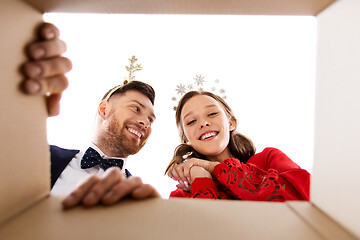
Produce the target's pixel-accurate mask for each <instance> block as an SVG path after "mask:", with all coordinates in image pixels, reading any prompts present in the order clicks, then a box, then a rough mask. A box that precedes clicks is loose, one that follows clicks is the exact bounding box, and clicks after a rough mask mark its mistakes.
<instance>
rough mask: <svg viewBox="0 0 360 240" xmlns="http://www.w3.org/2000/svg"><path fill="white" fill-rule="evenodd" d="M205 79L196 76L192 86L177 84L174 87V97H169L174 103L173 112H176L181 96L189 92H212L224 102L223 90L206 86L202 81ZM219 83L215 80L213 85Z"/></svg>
mask: <svg viewBox="0 0 360 240" xmlns="http://www.w3.org/2000/svg"><path fill="white" fill-rule="evenodd" d="M204 78H205V77H203V76H201V75H196V76H195V77H194V78H193V80H194V82H193V83H192V84H188V85H184V84H179V85H177V86H176V89H175V91H176V95H175V96H173V97H171V100H172V101H173V102H174V105H173V110H174V111H176V108H177V105H178V103H179V100H180V99H181V98H182V96H184V95H185V94H186V93H187V92H190V91H199V92H204V91H208V92H212V93H214V94H216V95H218V96H220V97H222V98H223V99H224V100H226V98H227V97H226V94H225V89H224V88H217V87H215V86H212V87H208V86H207V85H208V84H207V81H205V79H204ZM219 82H220V81H219V79H215V80H214V83H215V84H218V83H219Z"/></svg>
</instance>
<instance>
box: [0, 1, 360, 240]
mask: <svg viewBox="0 0 360 240" xmlns="http://www.w3.org/2000/svg"><path fill="white" fill-rule="evenodd" d="M45 11H46V12H48V11H51V12H102V13H150V14H151V13H185V14H187V13H191V14H193V13H197V14H259V15H262V14H269V15H270V14H271V15H317V19H318V56H317V80H316V81H317V85H316V119H315V124H316V126H315V152H314V154H315V161H314V173H313V177H312V182H311V199H312V200H311V202H312V203H308V202H287V203H264V202H247V201H217V200H191V199H169V200H163V199H151V200H146V201H130V200H129V201H124V202H121V203H119V204H117V205H116V206H113V207H102V206H98V207H96V208H94V209H84V208H82V207H79V208H76V209H74V210H71V211H62V209H61V206H60V199H58V198H56V197H53V196H48V197H46V196H47V195H48V194H49V190H50V187H49V153H48V147H47V144H46V129H45V120H46V112H45V107H44V103H43V99H42V98H41V97H38V98H28V97H25V96H23V95H22V94H21V93H20V92H19V90H18V84H19V82H20V81H21V76H20V74H18V65H19V63H21V62H22V61H23V59H24V54H23V52H22V49H23V46H24V45H25V43H26V42H28V41H29V39H31V37H32V36H33V32H32V31H33V29H34V26H35V25H36V24H37V23H39V22H40V20H41V15H42V12H45ZM0 13H1V14H0V19H1V21H0V29H1V30H2V31H1V32H2V39H1V41H0V42H1V49H2V56H1V65H0V67H1V78H2V80H1V81H2V88H1V91H2V92H1V100H2V101H1V103H0V106H1V108H0V109H1V110H2V111H1V113H2V116H3V117H2V119H1V121H2V124H1V150H2V152H3V153H6V158H5V157H3V158H2V159H1V162H2V166H3V167H2V168H1V170H0V194H1V200H0V212H1V216H0V223H1V225H0V238H1V239H27V238H31V239H64V238H66V237H70V238H78V239H99V238H110V239H119V238H124V239H169V238H172V239H185V238H187V239H203V238H210V239H220V238H221V239H223V238H224V239H239V238H243V239H262V238H266V239H274V238H276V239H359V238H360V224H359V223H358V222H359V221H358V219H357V217H358V216H360V207H359V204H358V203H359V202H360V181H359V180H358V178H357V169H359V168H360V161H359V160H358V157H357V154H356V149H357V145H358V143H359V142H360V141H359V140H360V139H359V136H360V128H359V124H358V123H359V122H360V121H359V120H360V119H359V118H360V111H359V110H360V109H359V102H360V99H359V98H360V92H359V91H360V86H359V85H360V83H359V81H358V80H359V77H360V70H359V67H358V65H359V64H358V63H359V62H360V61H359V60H360V59H359V58H360V46H359V44H358V42H359V39H360V33H359V31H358V29H359V27H360V3H359V1H357V0H339V1H336V2H335V3H333V1H326V0H317V1H313V0H301V1H300V0H287V1H286V0H274V1H267V0H258V1H251V0H241V1H236V0H233V1H226V2H224V1H222V2H220V1H218V2H215V1H204V0H197V1H195V0H193V1H190V0H186V1H185V0H184V1H176V0H169V1H161V0H151V1H150V0H148V1H141V0H132V1H131V0H124V1H116V0H104V1H101V2H100V1H96V0H87V1H86V0H71V1H70V0H28V1H25V2H23V1H20V0H14V1H12V0H3V1H2V2H1V3H0ZM20 149H21V150H20Z"/></svg>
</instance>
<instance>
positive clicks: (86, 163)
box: [81, 147, 124, 170]
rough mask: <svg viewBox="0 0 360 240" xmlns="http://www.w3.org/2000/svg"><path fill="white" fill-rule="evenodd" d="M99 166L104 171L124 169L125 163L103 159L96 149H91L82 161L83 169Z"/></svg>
mask: <svg viewBox="0 0 360 240" xmlns="http://www.w3.org/2000/svg"><path fill="white" fill-rule="evenodd" d="M97 165H99V166H100V167H101V168H102V169H104V170H106V169H108V168H109V167H119V168H121V169H122V167H123V165H124V161H123V160H121V159H103V158H102V157H101V156H100V154H99V153H98V152H97V151H96V150H95V149H93V148H91V147H89V148H88V149H87V150H86V152H85V154H84V156H83V157H82V159H81V168H82V169H85V168H91V167H94V166H97Z"/></svg>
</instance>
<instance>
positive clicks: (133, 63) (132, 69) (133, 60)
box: [103, 56, 143, 101]
mask: <svg viewBox="0 0 360 240" xmlns="http://www.w3.org/2000/svg"><path fill="white" fill-rule="evenodd" d="M137 60H138V59H137V58H136V57H135V56H132V57H131V58H129V61H130V66H125V69H126V70H127V71H128V72H129V77H128V78H129V79H126V78H125V79H124V82H123V84H121V85H119V86H117V87H114V88H113V89H112V90H111V91H110V92H109V93H108V94H107V95H106V97H105V98H104V99H103V100H106V101H107V100H109V98H110V97H111V96H112V95H113V94H114V92H116V91H117V90H118V89H119V88H121V87H122V86H124V85H125V84H128V83H129V82H131V81H133V80H135V75H134V72H136V71H140V70H142V69H143V67H142V66H141V64H138V63H136V62H137Z"/></svg>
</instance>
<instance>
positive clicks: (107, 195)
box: [104, 191, 114, 199]
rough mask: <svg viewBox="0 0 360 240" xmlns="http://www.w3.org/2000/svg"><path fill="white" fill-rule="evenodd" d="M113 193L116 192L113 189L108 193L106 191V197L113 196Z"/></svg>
mask: <svg viewBox="0 0 360 240" xmlns="http://www.w3.org/2000/svg"><path fill="white" fill-rule="evenodd" d="M113 195H114V192H113V191H109V192H108V193H106V194H105V195H104V198H105V199H106V198H111V197H112V196H113Z"/></svg>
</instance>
